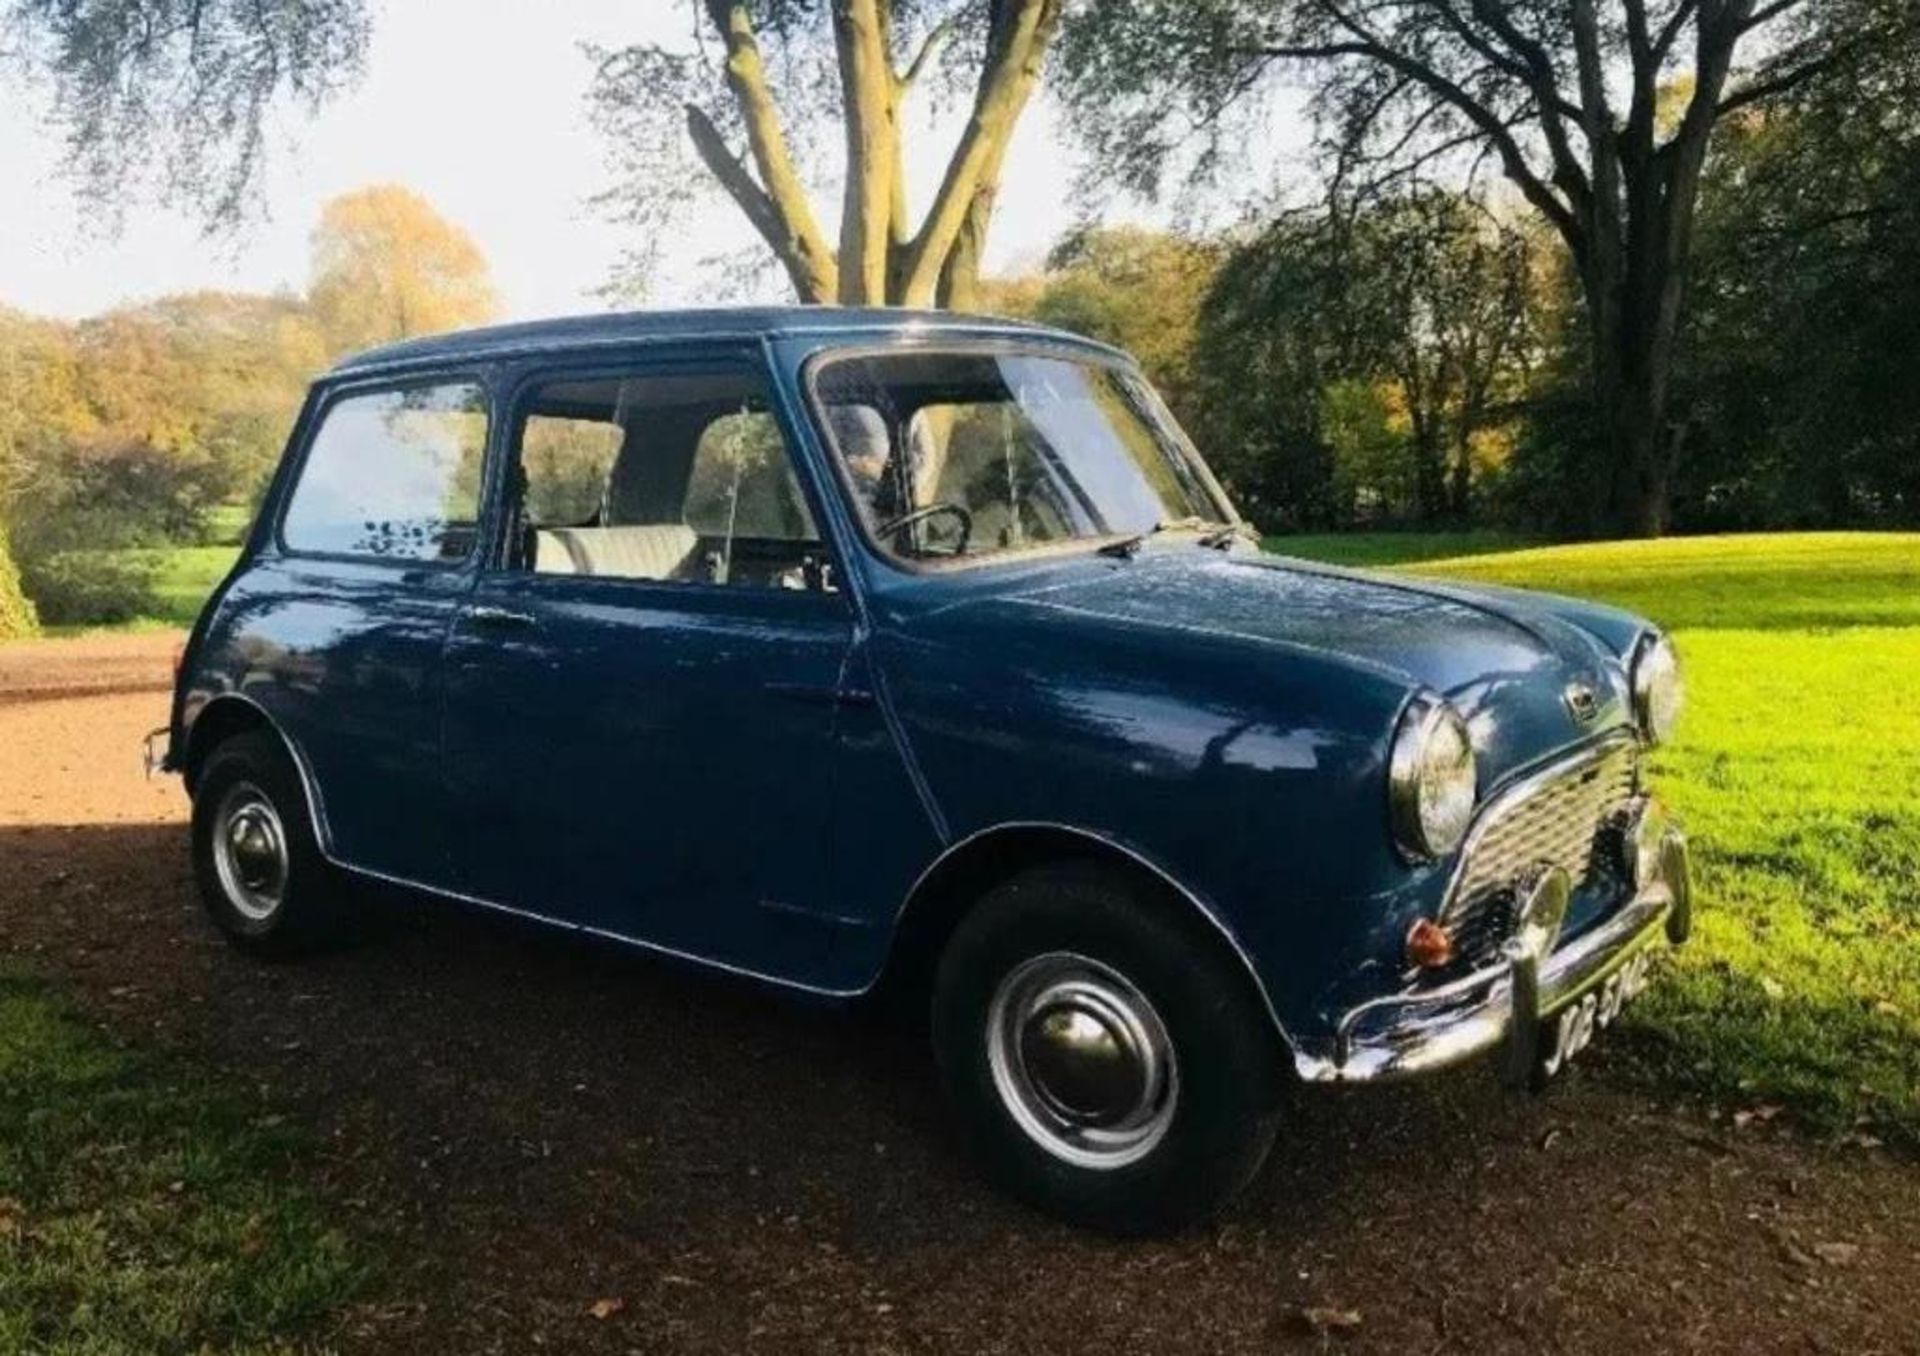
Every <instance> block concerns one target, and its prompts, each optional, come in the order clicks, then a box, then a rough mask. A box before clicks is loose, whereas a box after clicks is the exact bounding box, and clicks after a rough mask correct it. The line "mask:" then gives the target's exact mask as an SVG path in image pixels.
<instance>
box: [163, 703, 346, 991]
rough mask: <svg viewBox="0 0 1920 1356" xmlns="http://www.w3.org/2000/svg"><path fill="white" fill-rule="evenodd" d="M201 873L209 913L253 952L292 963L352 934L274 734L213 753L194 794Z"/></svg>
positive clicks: (238, 739)
mask: <svg viewBox="0 0 1920 1356" xmlns="http://www.w3.org/2000/svg"><path fill="white" fill-rule="evenodd" d="M193 870H194V876H195V878H196V879H197V881H198V882H199V886H200V899H201V902H202V903H203V904H205V905H206V909H207V913H208V915H209V916H210V917H211V918H212V919H213V921H214V923H215V925H216V926H218V927H219V929H220V931H221V932H222V933H223V934H225V936H226V938H227V940H228V941H230V942H232V943H233V944H234V945H235V946H237V947H239V948H240V949H241V950H243V951H246V952H249V953H251V954H253V955H257V956H266V957H271V958H275V959H283V958H287V957H291V956H296V955H301V954H304V953H306V952H309V951H314V950H318V949H321V948H324V947H327V946H330V945H333V944H334V943H336V942H338V941H339V940H340V939H341V938H342V937H343V936H344V935H345V927H344V925H343V918H342V915H341V908H340V897H339V892H338V889H337V882H336V881H335V879H334V875H333V872H332V870H331V868H329V866H328V865H327V861H326V859H325V858H324V857H322V856H321V855H320V847H319V844H317V843H316V842H315V841H314V838H313V820H312V817H311V815H310V814H309V813H308V810H307V798H306V791H305V789H304V788H303V787H302V786H301V783H300V776H299V773H298V771H297V770H296V769H295V768H294V766H293V760H292V758H290V757H289V756H288V754H287V751H286V749H285V748H284V747H283V746H282V745H281V743H280V741H279V740H278V739H276V738H275V737H274V736H273V735H271V734H269V733H267V732H265V731H249V732H247V733H245V734H239V735H234V736H233V737H231V738H229V739H224V740H222V741H221V742H220V743H219V745H217V746H216V747H215V748H214V750H213V751H212V752H211V753H210V754H208V755H207V761H206V765H205V766H204V767H203V768H201V769H200V775H199V777H198V778H197V779H196V781H195V785H194V792H193Z"/></svg>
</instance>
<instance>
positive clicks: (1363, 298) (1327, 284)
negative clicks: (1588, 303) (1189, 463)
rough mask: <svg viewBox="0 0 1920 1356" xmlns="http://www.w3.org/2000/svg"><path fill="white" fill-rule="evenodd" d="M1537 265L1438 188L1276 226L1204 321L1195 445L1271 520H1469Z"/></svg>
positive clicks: (1506, 405) (1514, 239)
mask: <svg viewBox="0 0 1920 1356" xmlns="http://www.w3.org/2000/svg"><path fill="white" fill-rule="evenodd" d="M1532 253H1533V251H1532V249H1531V246H1530V243H1529V241H1528V239H1527V237H1526V235H1525V233H1524V232H1522V231H1520V230H1517V229H1516V228H1515V227H1514V226H1512V225H1511V224H1509V223H1507V222H1504V221H1501V220H1499V219H1496V218H1495V217H1493V216H1492V215H1490V214H1489V213H1488V212H1487V211H1486V210H1485V208H1484V207H1483V206H1482V205H1480V204H1478V203H1475V202H1472V201H1470V200H1468V199H1465V198H1461V197H1459V196H1457V195H1455V194H1450V193H1445V192H1442V191H1440V190H1437V189H1423V190H1419V191H1415V192H1408V193H1403V194H1401V195H1400V196H1398V197H1395V198H1392V199H1376V200H1372V201H1367V202H1363V203H1360V204H1352V205H1334V206H1331V207H1328V206H1321V207H1317V208H1314V209H1311V210H1303V211H1298V212H1291V213H1286V214H1283V215H1282V216H1281V217H1280V219H1279V220H1278V221H1276V222H1275V223H1274V224H1273V225H1272V226H1270V227H1269V228H1268V229H1267V230H1265V231H1263V232H1262V233H1261V234H1260V235H1258V236H1255V237H1254V238H1252V239H1250V240H1247V241H1244V242H1243V243H1242V244H1240V245H1239V246H1238V247H1237V248H1236V249H1235V250H1234V251H1233V252H1232V253H1231V254H1230V255H1229V256H1228V258H1227V260H1226V262H1225V264H1224V265H1223V267H1222V268H1221V269H1220V272H1219V275H1218V277H1217V279H1216V281H1215V283H1214V285H1213V288H1212V290H1211V291H1210V292H1209V293H1208V294H1207V296H1206V298H1205V301H1204V303H1203V305H1202V307H1201V310H1200V318H1199V330H1198V336H1199V337H1198V346H1197V350H1196V355H1195V357H1194V359H1193V360H1192V368H1193V371H1194V373H1195V377H1194V380H1195V389H1196V396H1195V398H1194V400H1193V407H1194V413H1193V415H1192V418H1193V421H1194V426H1195V429H1196V431H1197V432H1198V433H1199V434H1200V436H1201V437H1202V439H1203V441H1205V442H1206V443H1207V444H1208V445H1209V446H1210V447H1213V448H1216V449H1218V452H1219V455H1220V457H1221V459H1222V461H1223V463H1224V465H1225V467H1226V468H1227V471H1228V474H1229V475H1230V476H1231V477H1232V478H1233V480H1234V482H1235V486H1236V488H1237V489H1241V490H1242V491H1243V492H1245V493H1246V494H1247V496H1248V498H1249V501H1250V503H1252V504H1257V505H1258V506H1259V510H1260V512H1261V513H1262V514H1263V516H1264V517H1265V518H1267V519H1270V520H1271V521H1273V522H1275V523H1286V524H1288V525H1289V526H1308V525H1318V524H1326V523H1342V522H1346V521H1351V520H1353V519H1355V518H1359V517H1372V518H1398V519H1406V518H1418V519H1421V520H1425V521H1437V520H1442V519H1446V518H1454V519H1462V518H1464V517H1465V516H1466V514H1467V511H1468V508H1469V505H1470V498H1471V494H1472V491H1473V489H1474V483H1475V473H1476V464H1477V460H1478V458H1479V456H1480V453H1481V449H1482V444H1483V439H1484V438H1485V436H1486V435H1487V434H1488V433H1489V432H1490V431H1491V430H1492V429H1494V428H1495V427H1496V426H1497V425H1499V424H1502V423H1511V422H1512V419H1513V413H1512V411H1513V409H1514V407H1515V406H1516V404H1517V403H1518V400H1519V398H1520V397H1521V395H1522V394H1523V392H1524V390H1525V387H1526V384H1527V380H1528V374H1529V371H1530V368H1531V366H1532V364H1533V361H1534V350H1535V348H1536V346H1537V342H1538V341H1537V337H1536V335H1537V329H1538V322H1537V317H1536V314H1535V312H1536V302H1535V298H1534V286H1533V277H1532Z"/></svg>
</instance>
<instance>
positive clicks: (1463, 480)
mask: <svg viewBox="0 0 1920 1356" xmlns="http://www.w3.org/2000/svg"><path fill="white" fill-rule="evenodd" d="M1479 424H1480V418H1479V415H1478V414H1477V413H1474V412H1473V411H1472V410H1471V408H1467V409H1463V410H1461V412H1460V422H1459V425H1458V427H1457V428H1456V429H1455V430H1454V436H1453V483H1452V485H1451V486H1450V487H1449V489H1448V492H1447V508H1448V510H1449V511H1450V512H1451V513H1452V515H1453V519H1454V521H1455V522H1457V523H1459V524H1460V525H1461V526H1462V527H1465V526H1466V524H1467V519H1468V517H1469V516H1470V511H1471V510H1472V508H1473V433H1474V430H1475V429H1476V428H1478V427H1479Z"/></svg>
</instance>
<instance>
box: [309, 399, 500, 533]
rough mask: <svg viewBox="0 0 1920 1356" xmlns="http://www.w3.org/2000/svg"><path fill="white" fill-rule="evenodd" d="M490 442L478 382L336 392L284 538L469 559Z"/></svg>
mask: <svg viewBox="0 0 1920 1356" xmlns="http://www.w3.org/2000/svg"><path fill="white" fill-rule="evenodd" d="M486 448H487V396H486V392H485V391H484V390H483V389H482V388H481V387H479V386H478V385H475V384H473V383H471V382H459V383H449V384H446V385H440V386H415V387H409V388H406V389H404V390H394V391H377V392H371V393H368V394H366V395H354V396H348V397H346V398H344V399H342V400H338V401H335V402H334V403H333V404H332V405H331V406H329V407H328V409H327V412H326V414H325V416H324V417H323V419H322V422H321V425H320V428H319V430H318V431H317V432H316V433H315V434H314V435H313V442H312V445H311V446H310V447H309V448H308V450H307V456H306V461H305V463H304V464H303V465H302V467H301V470H300V480H299V482H298V483H297V484H296V485H295V486H294V489H293V498H292V499H291V500H290V501H289V502H288V504H287V512H286V517H285V519H284V520H283V522H282V524H281V529H280V531H281V537H282V539H283V540H284V541H285V542H286V545H287V548H288V549H289V550H292V551H313V552H321V553H325V554H329V555H351V556H369V557H375V558H379V559H388V560H438V561H452V560H462V559H464V558H465V557H466V556H467V554H468V553H469V552H471V551H472V550H473V541H474V524H475V521H476V519H477V517H478V515H479V507H480V477H481V471H482V468H483V465H484V462H485V458H486Z"/></svg>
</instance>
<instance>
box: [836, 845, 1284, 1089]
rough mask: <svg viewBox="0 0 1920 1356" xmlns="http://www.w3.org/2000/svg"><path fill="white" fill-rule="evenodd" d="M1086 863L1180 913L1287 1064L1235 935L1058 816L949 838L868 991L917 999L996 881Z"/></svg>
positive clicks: (917, 887) (1135, 858)
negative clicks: (1243, 993)
mask: <svg viewBox="0 0 1920 1356" xmlns="http://www.w3.org/2000/svg"><path fill="white" fill-rule="evenodd" d="M1068 863H1085V864H1088V865H1093V866H1098V867H1103V868H1106V869H1109V870H1112V871H1114V872H1116V873H1117V874H1119V875H1121V876H1124V877H1126V878H1127V879H1129V880H1130V881H1132V882H1133V883H1134V884H1135V885H1136V886H1138V887H1140V888H1141V889H1142V890H1143V891H1144V892H1145V893H1147V894H1148V895H1149V896H1151V897H1153V898H1155V899H1156V900H1158V901H1159V902H1160V904H1161V906H1162V907H1163V908H1165V909H1166V910H1167V911H1168V913H1169V914H1170V915H1172V916H1173V917H1175V918H1177V919H1178V920H1180V922H1181V923H1182V924H1183V925H1184V927H1185V929H1186V931H1187V932H1188V933H1189V934H1190V935H1191V937H1192V940H1193V942H1194V944H1195V945H1196V946H1203V947H1207V948H1210V949H1212V950H1214V951H1216V952H1218V953H1220V954H1222V955H1224V956H1226V957H1227V958H1228V960H1229V962H1230V968H1231V969H1232V970H1233V972H1234V973H1236V974H1238V975H1239V976H1240V977H1241V979H1242V980H1243V981H1244V982H1245V984H1246V986H1247V993H1248V997H1249V998H1250V999H1251V1000H1252V1001H1253V1003H1254V1005H1255V1007H1256V1008H1257V1009H1258V1010H1259V1011H1261V1012H1262V1013H1264V1014H1265V1016H1266V1019H1267V1027H1268V1032H1269V1034H1270V1035H1271V1036H1272V1038H1273V1040H1274V1041H1275V1049H1276V1054H1277V1055H1279V1056H1282V1057H1284V1063H1285V1064H1286V1066H1287V1067H1289V1068H1291V1067H1292V1056H1293V1053H1294V1045H1293V1040H1292V1038H1291V1037H1290V1036H1289V1035H1288V1034H1287V1031H1286V1029H1285V1028H1284V1027H1283V1026H1282V1025H1281V1023H1280V1020H1279V1017H1278V1016H1277V1014H1276V1013H1275V1012H1274V1008H1273V1004H1272V1002H1271V1001H1270V1000H1269V998H1268V995H1267V991H1266V987H1265V986H1264V985H1263V984H1262V983H1261V981H1260V978H1259V976H1258V975H1257V974H1256V973H1255V971H1254V968H1253V963H1252V961H1251V960H1250V959H1249V958H1248V957H1247V955H1246V952H1245V951H1243V950H1242V949H1241V947H1240V943H1239V940H1238V939H1237V938H1236V937H1235V936H1234V935H1233V933H1232V932H1231V931H1230V930H1229V929H1228V928H1227V926H1226V925H1225V924H1224V923H1223V922H1221V921H1220V919H1219V918H1218V917H1217V916H1216V915H1215V914H1214V913H1213V911H1212V910H1210V909H1209V908H1207V907H1206V905H1204V904H1203V903H1202V902H1201V901H1200V899H1199V898H1198V897H1197V896H1196V895H1195V894H1194V893H1193V892H1192V891H1191V890H1189V889H1188V888H1187V887H1186V886H1184V885H1183V884H1181V883H1180V881H1179V880H1178V879H1177V878H1176V877H1175V876H1174V875H1173V874H1172V873H1171V872H1169V871H1167V870H1166V869H1165V868H1164V867H1162V866H1160V865H1159V864H1158V863H1157V862H1154V861H1152V860H1150V859H1149V858H1147V857H1144V856H1142V855H1141V854H1140V853H1138V852H1136V851H1134V850H1133V849H1131V848H1128V847H1125V846H1123V845H1122V844H1120V843H1117V842H1115V841H1114V840H1112V839H1110V838H1107V837H1104V836H1103V835H1100V834H1097V833H1093V832H1089V831H1087V830H1083V829H1072V828H1067V827H1065V826H1063V825H1055V824H1006V825H1001V826H998V827H996V828H992V829H986V830H983V831H981V832H979V833H976V834H973V835H971V836H970V837H967V838H964V839H962V840H961V841H959V842H958V843H955V844H953V845H952V846H950V847H949V848H948V849H947V850H946V852H945V853H943V854H942V855H941V856H940V857H939V859H938V860H936V861H935V862H934V864H933V865H932V866H930V867H928V868H927V870H926V872H925V873H924V874H922V876H921V877H920V879H919V880H918V881H916V882H915V883H914V886H913V889H912V891H911V892H910V893H909V894H908V896H907V901H906V903H905V904H904V905H902V906H901V909H900V912H899V915H898V917H897V919H896V922H895V925H894V936H893V945H892V947H891V949H890V950H889V952H888V955H887V962H886V965H885V967H884V968H883V969H882V971H881V974H880V977H879V979H878V980H877V981H876V982H875V984H874V986H873V990H872V992H873V993H875V994H876V995H878V996H881V997H883V998H884V999H885V1001H887V1002H888V1003H889V1004H891V1005H895V1006H899V1005H902V1004H904V1003H918V1002H920V1001H921V1000H922V999H924V997H925V996H926V995H927V994H928V993H930V992H931V988H932V978H933V973H934V971H935V969H936V968H937V967H938V965H939V963H940V955H941V952H942V951H943V950H944V949H945V947H946V943H947V941H948V939H950V938H951V937H952V936H953V934H954V931H955V929H957V928H958V927H959V926H960V922H961V920H962V919H964V918H965V917H966V916H967V914H968V913H969V912H970V911H971V910H972V909H973V907H974V906H975V905H977V904H978V903H979V902H980V901H981V900H982V899H983V898H985V897H986V896H987V894H988V893H989V892H991V891H992V890H993V889H994V887H995V886H997V885H1000V884H1002V883H1004V882H1005V881H1008V880H1010V879H1012V878H1013V877H1015V876H1018V875H1020V874H1022V873H1023V872H1026V871H1030V870H1033V869H1035V868H1038V867H1045V866H1054V865H1061V864H1068Z"/></svg>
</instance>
